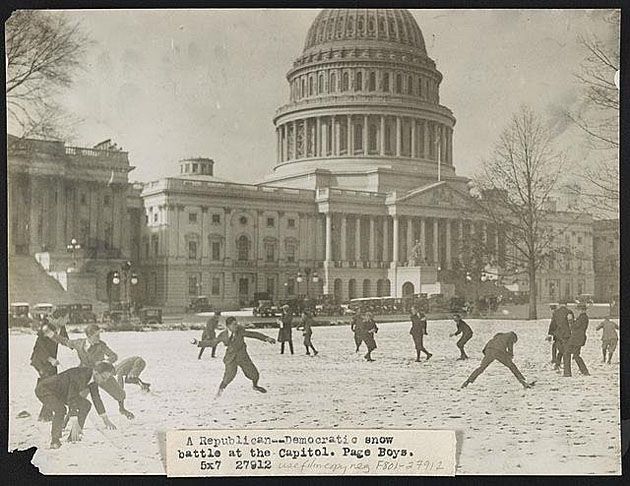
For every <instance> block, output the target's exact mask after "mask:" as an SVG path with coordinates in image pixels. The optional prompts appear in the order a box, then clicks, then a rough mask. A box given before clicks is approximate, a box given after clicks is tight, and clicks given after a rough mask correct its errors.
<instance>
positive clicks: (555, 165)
mask: <svg viewBox="0 0 630 486" xmlns="http://www.w3.org/2000/svg"><path fill="white" fill-rule="evenodd" d="M563 165H564V156H563V154H562V153H561V152H559V151H557V150H556V149H555V148H554V146H553V140H552V139H551V135H550V130H548V127H547V125H546V124H545V123H544V122H543V120H542V119H541V118H540V117H539V116H537V115H536V114H535V113H534V112H533V111H532V110H531V109H529V108H527V107H523V108H522V109H521V110H520V111H519V112H518V113H517V114H515V115H514V117H513V119H512V121H511V123H510V124H509V126H508V127H507V128H506V129H505V130H504V131H503V133H502V134H501V136H500V138H499V140H498V142H497V143H496V146H495V148H494V151H493V153H492V155H491V157H490V158H489V159H488V160H487V161H485V162H484V163H483V165H482V168H481V171H480V174H479V175H478V177H477V178H476V183H477V185H478V187H479V189H480V194H481V197H480V198H479V205H480V207H481V209H482V211H483V213H484V214H485V216H486V218H487V219H488V220H489V221H491V222H492V223H493V224H494V225H495V227H497V228H500V230H501V233H502V236H503V238H504V240H505V245H506V247H507V248H509V249H510V251H507V252H505V256H504V260H505V261H504V262H503V264H504V266H505V267H506V269H507V271H508V272H510V273H512V274H515V273H524V274H525V275H526V276H527V279H528V282H529V293H530V299H529V318H530V319H536V302H537V287H536V275H537V272H538V270H539V269H540V267H541V266H542V265H543V264H544V263H545V261H547V260H548V258H549V254H550V252H551V251H552V244H553V242H554V239H555V238H556V236H557V235H558V233H559V231H558V228H557V226H555V225H554V221H553V217H554V214H553V211H552V210H551V209H552V207H551V204H552V201H553V193H554V191H555V190H556V189H557V188H558V187H559V183H560V176H561V172H562V168H563Z"/></svg>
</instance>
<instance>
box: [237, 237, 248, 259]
mask: <svg viewBox="0 0 630 486" xmlns="http://www.w3.org/2000/svg"><path fill="white" fill-rule="evenodd" d="M236 249H237V250H238V260H239V261H247V260H249V238H248V237H247V236H245V235H242V236H240V237H239V239H238V240H237V241H236Z"/></svg>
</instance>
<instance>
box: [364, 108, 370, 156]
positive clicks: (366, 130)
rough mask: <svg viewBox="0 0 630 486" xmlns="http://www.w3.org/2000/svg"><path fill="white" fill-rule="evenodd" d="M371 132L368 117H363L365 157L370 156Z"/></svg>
mask: <svg viewBox="0 0 630 486" xmlns="http://www.w3.org/2000/svg"><path fill="white" fill-rule="evenodd" d="M369 132H370V131H369V130H368V116H367V115H363V155H367V154H368V147H369V146H370V144H369V143H368V135H369Z"/></svg>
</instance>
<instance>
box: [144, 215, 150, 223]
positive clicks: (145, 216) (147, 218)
mask: <svg viewBox="0 0 630 486" xmlns="http://www.w3.org/2000/svg"><path fill="white" fill-rule="evenodd" d="M144 222H145V223H146V224H149V215H148V214H145V215H144Z"/></svg>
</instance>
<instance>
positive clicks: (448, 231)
mask: <svg viewBox="0 0 630 486" xmlns="http://www.w3.org/2000/svg"><path fill="white" fill-rule="evenodd" d="M452 243H453V242H452V241H451V220H450V219H447V220H446V268H451V267H452V265H451V245H452Z"/></svg>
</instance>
